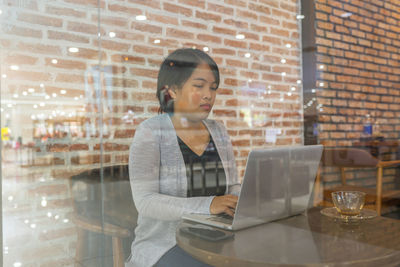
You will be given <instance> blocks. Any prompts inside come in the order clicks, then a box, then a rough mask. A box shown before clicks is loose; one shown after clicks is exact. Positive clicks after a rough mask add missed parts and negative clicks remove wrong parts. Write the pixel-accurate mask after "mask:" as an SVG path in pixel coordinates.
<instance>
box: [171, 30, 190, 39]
mask: <svg viewBox="0 0 400 267" xmlns="http://www.w3.org/2000/svg"><path fill="white" fill-rule="evenodd" d="M167 36H168V37H177V38H185V39H194V34H193V33H192V32H188V31H181V30H177V29H174V28H167Z"/></svg>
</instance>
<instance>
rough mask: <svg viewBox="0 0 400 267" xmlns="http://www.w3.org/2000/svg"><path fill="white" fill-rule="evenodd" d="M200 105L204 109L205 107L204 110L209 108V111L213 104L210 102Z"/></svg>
mask: <svg viewBox="0 0 400 267" xmlns="http://www.w3.org/2000/svg"><path fill="white" fill-rule="evenodd" d="M200 107H201V108H202V109H204V110H207V111H209V110H210V109H211V105H210V104H203V105H200Z"/></svg>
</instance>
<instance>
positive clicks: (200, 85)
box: [194, 84, 203, 88]
mask: <svg viewBox="0 0 400 267" xmlns="http://www.w3.org/2000/svg"><path fill="white" fill-rule="evenodd" d="M194 87H197V88H203V85H202V84H195V85H194Z"/></svg>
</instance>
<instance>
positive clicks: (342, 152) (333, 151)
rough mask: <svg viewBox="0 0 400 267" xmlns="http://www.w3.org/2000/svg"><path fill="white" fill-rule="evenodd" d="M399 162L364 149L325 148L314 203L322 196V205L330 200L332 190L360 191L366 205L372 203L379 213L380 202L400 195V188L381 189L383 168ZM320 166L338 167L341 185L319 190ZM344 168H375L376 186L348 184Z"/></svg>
mask: <svg viewBox="0 0 400 267" xmlns="http://www.w3.org/2000/svg"><path fill="white" fill-rule="evenodd" d="M399 164H400V160H391V161H381V160H379V159H377V158H375V157H373V156H372V155H371V154H370V153H368V152H367V151H365V150H362V149H357V148H325V149H324V151H323V154H322V159H321V166H320V168H319V170H318V173H317V178H316V185H315V192H317V194H316V195H315V198H314V204H317V202H318V201H320V200H321V193H322V197H323V202H322V203H323V205H326V204H327V202H328V203H329V202H331V193H332V192H334V191H362V192H365V193H366V194H367V195H366V201H365V203H366V206H370V205H373V206H375V209H376V211H377V213H378V214H379V215H381V212H382V202H386V201H389V200H393V199H398V198H399V197H400V190H382V178H383V168H387V167H393V166H396V165H399ZM322 167H338V168H339V170H340V176H341V185H339V186H336V187H334V188H329V189H323V190H321V172H322V170H321V169H322ZM346 168H376V169H377V171H376V188H367V187H363V186H356V185H349V184H347V180H346Z"/></svg>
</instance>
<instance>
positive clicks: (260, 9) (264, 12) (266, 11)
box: [248, 2, 271, 15]
mask: <svg viewBox="0 0 400 267" xmlns="http://www.w3.org/2000/svg"><path fill="white" fill-rule="evenodd" d="M248 8H249V9H250V10H253V11H255V12H258V13H261V14H262V15H270V14H271V8H269V7H268V6H265V5H262V4H255V3H251V2H249V3H248Z"/></svg>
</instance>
